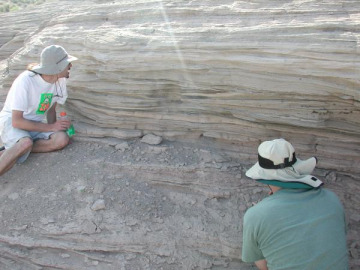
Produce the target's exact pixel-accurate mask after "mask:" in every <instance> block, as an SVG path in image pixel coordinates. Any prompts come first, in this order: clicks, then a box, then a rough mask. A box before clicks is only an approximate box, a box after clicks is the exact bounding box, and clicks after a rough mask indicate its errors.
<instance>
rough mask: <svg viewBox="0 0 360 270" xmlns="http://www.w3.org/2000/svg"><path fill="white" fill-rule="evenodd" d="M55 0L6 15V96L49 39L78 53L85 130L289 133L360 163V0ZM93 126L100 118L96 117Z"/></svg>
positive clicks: (343, 165)
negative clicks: (14, 80)
mask: <svg viewBox="0 0 360 270" xmlns="http://www.w3.org/2000/svg"><path fill="white" fill-rule="evenodd" d="M54 3H55V2H53V1H51V2H49V3H46V4H44V5H40V6H39V7H38V8H37V9H34V10H29V11H23V12H21V13H9V14H3V15H2V16H1V28H0V32H1V40H0V43H1V45H2V46H1V49H0V59H1V60H2V70H3V71H2V72H3V77H2V80H1V82H2V85H3V89H2V97H3V98H2V99H4V97H5V95H6V92H7V90H8V88H9V86H10V85H11V83H12V80H13V79H14V78H15V77H16V76H17V75H18V73H19V72H20V71H21V70H23V69H24V67H25V66H26V65H27V64H28V63H31V62H38V61H39V54H40V52H41V50H42V48H43V47H44V46H46V45H49V44H54V43H56V44H60V45H62V46H64V47H65V48H66V49H67V50H68V52H70V53H72V54H74V55H76V56H77V57H79V61H77V62H76V63H75V65H74V68H73V71H72V72H73V73H72V77H71V79H70V80H69V92H70V97H69V100H68V103H67V109H68V110H69V111H70V113H72V116H73V118H74V119H75V120H76V122H77V126H78V130H79V131H80V133H82V134H84V135H88V136H112V137H118V138H133V137H140V136H142V135H145V134H148V133H153V134H155V135H159V136H163V137H164V138H168V139H172V138H173V139H176V138H179V137H190V138H194V137H195V138H196V137H199V136H205V137H210V138H216V139H225V140H228V141H232V142H236V143H238V144H244V145H247V146H250V147H251V150H250V151H248V150H247V149H246V147H244V153H253V152H254V149H256V146H257V144H258V143H259V142H260V141H262V140H265V139H269V138H274V137H285V138H287V139H289V140H291V141H293V142H297V143H298V144H299V145H298V148H300V149H299V150H304V151H306V152H308V153H309V154H315V155H317V156H319V158H320V160H321V161H322V162H321V164H320V165H321V166H322V167H324V168H334V169H340V170H345V171H352V172H356V173H358V172H360V169H359V168H356V167H358V166H354V164H357V163H358V162H359V161H360V160H359V155H358V153H359V150H360V147H359V146H360V139H359V138H360V136H359V133H360V125H359V124H360V123H359V122H360V112H359V99H360V96H359V86H360V82H359V69H360V56H359V55H360V54H359V32H358V29H359V24H360V18H359V16H360V15H359V5H360V4H359V2H358V1H327V2H326V3H322V4H320V3H318V1H287V2H278V3H271V4H270V3H268V1H261V0H259V1H251V2H245V1H234V0H231V1H228V0H225V1H224V0H222V1H211V2H209V1H120V2H118V1H112V2H111V1H62V2H61V5H57V4H54ZM88 125H90V128H89V126H88Z"/></svg>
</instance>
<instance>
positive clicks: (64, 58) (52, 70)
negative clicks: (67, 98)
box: [31, 45, 77, 75]
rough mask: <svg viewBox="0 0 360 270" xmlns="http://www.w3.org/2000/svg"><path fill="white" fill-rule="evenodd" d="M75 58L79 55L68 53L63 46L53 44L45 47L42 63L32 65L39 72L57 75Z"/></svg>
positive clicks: (33, 69)
mask: <svg viewBox="0 0 360 270" xmlns="http://www.w3.org/2000/svg"><path fill="white" fill-rule="evenodd" d="M75 60H77V57H75V56H72V55H70V54H68V53H67V52H66V51H65V49H64V48H63V47H61V46H58V45H51V46H48V47H46V48H45V49H43V51H42V52H41V56H40V64H39V65H36V66H34V67H32V68H31V70H32V71H34V72H36V73H39V74H44V75H56V74H59V73H61V72H62V71H63V70H64V69H65V68H66V67H67V66H68V65H69V64H70V63H71V62H72V61H75Z"/></svg>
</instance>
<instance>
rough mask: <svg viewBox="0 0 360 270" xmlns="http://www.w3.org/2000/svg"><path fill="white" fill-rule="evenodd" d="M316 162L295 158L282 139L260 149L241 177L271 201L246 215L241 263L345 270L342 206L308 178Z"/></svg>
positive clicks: (276, 268) (263, 269) (273, 268)
mask: <svg viewBox="0 0 360 270" xmlns="http://www.w3.org/2000/svg"><path fill="white" fill-rule="evenodd" d="M316 163H317V160H316V158H315V157H312V158H309V159H307V160H304V161H302V160H300V159H299V158H297V157H296V155H295V150H294V148H293V146H292V145H291V144H290V143H289V142H287V141H285V140H283V139H276V140H273V141H266V142H263V143H261V144H260V146H259V148H258V162H257V163H256V164H255V165H254V166H253V167H251V168H250V169H249V170H248V171H247V172H246V176H248V177H249V178H252V179H255V180H257V181H258V182H260V183H263V184H265V185H268V186H269V188H270V193H269V194H270V196H269V197H267V198H265V199H264V200H262V201H261V202H260V203H258V204H256V205H255V206H253V207H251V208H250V209H248V210H247V212H246V213H245V216H244V224H243V250H242V260H243V261H244V262H255V264H256V266H257V267H258V268H259V269H260V270H267V269H270V270H279V269H282V270H285V269H292V270H315V269H316V270H325V269H326V270H330V269H332V270H345V269H348V267H349V266H348V255H347V247H346V224H345V217H344V210H343V206H342V204H341V203H340V201H339V199H338V197H337V196H336V195H335V194H334V193H333V192H331V191H329V190H327V189H325V188H322V185H323V183H322V181H320V180H319V179H318V178H316V177H314V176H312V175H310V174H311V173H312V171H313V170H314V168H315V166H316Z"/></svg>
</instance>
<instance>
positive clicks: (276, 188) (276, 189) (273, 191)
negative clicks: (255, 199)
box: [269, 185, 281, 195]
mask: <svg viewBox="0 0 360 270" xmlns="http://www.w3.org/2000/svg"><path fill="white" fill-rule="evenodd" d="M269 188H270V190H271V193H270V195H272V194H274V193H275V192H277V191H279V190H280V189H281V187H277V186H271V185H269Z"/></svg>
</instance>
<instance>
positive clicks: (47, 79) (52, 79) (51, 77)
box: [40, 74, 58, 83]
mask: <svg viewBox="0 0 360 270" xmlns="http://www.w3.org/2000/svg"><path fill="white" fill-rule="evenodd" d="M40 76H41V78H43V80H44V81H45V82H48V83H55V82H56V81H57V80H58V76H57V75H45V74H40Z"/></svg>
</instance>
